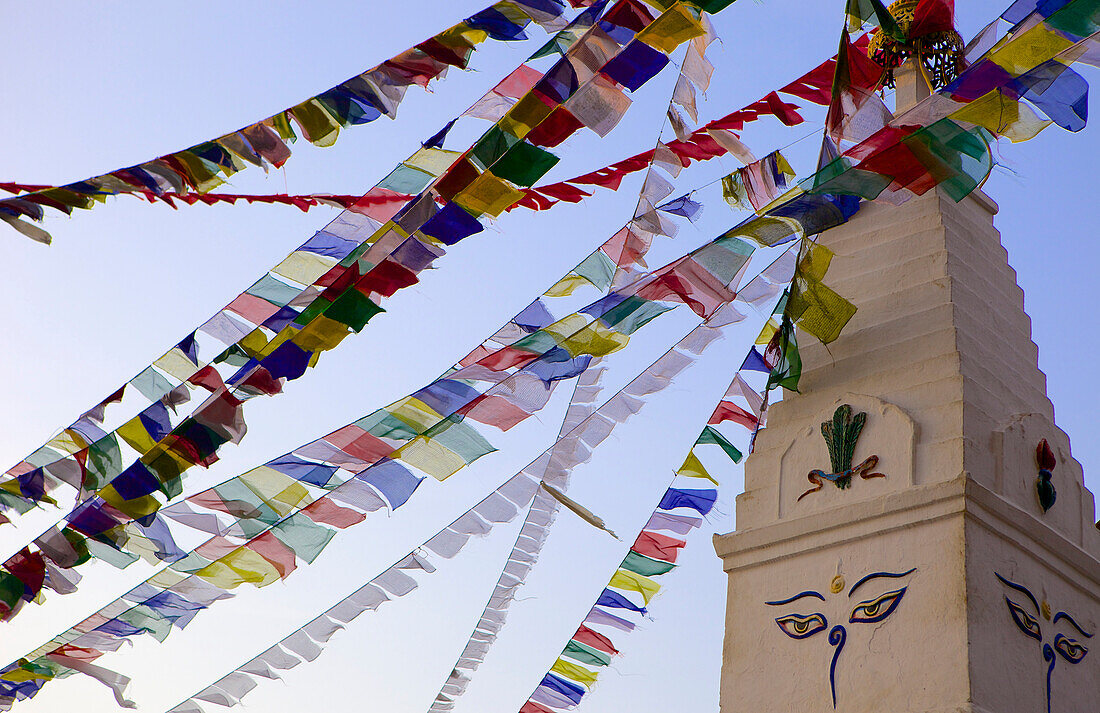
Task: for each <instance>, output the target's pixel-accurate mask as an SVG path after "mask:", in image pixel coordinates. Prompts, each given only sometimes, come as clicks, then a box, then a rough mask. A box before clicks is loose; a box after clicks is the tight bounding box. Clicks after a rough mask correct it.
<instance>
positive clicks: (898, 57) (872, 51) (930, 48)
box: [867, 0, 963, 89]
mask: <svg viewBox="0 0 1100 713" xmlns="http://www.w3.org/2000/svg"><path fill="white" fill-rule="evenodd" d="M917 4H918V0H897V1H896V2H894V3H892V4H891V5H890V7H889V8H887V9H888V10H889V12H890V15H891V16H892V17H893V18H894V20H895V21H896V22H897V24H898V29H899V30H900V31H901V34H902V35H903V36H904V37H905V38H906V40H905V41H904V42H903V41H901V40H899V39H897V38H895V37H892V36H890V35H888V34H887V33H885V32H882V31H881V30H880V31H879V32H877V33H875V35H874V36H873V37H872V38H871V42H870V44H869V45H868V46H867V56H868V57H870V58H871V59H872V60H874V61H875V62H876V63H877V64H878V65H879V66H880V67H882V68H883V69H885V70H886V77H885V81H884V84H885V85H886V86H888V87H893V86H894V70H895V69H897V68H898V67H900V66H901V65H902V63H903V62H905V60H907V59H909V58H911V57H916V58H917V59H918V63H917V66H919V67H920V70H921V74H922V75H924V81H926V82H927V83H928V86H929V87H931V88H932V89H939V88H941V87H943V86H946V85H947V84H950V83H951V81H952V80H954V79H955V77H957V76H958V75H959V72H960V71H962V68H963V41H962V37H960V36H959V33H958V32H955V30H953V29H951V30H946V31H936V32H927V33H923V34H921V35H920V36H918V37H912V36H911V29H912V26H913V11H914V10H915V9H916V7H917Z"/></svg>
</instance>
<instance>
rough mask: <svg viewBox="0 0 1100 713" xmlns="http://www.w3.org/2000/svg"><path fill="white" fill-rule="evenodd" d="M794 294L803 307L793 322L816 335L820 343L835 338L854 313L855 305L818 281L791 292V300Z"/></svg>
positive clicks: (826, 342) (825, 342) (828, 341)
mask: <svg viewBox="0 0 1100 713" xmlns="http://www.w3.org/2000/svg"><path fill="white" fill-rule="evenodd" d="M796 296H797V297H798V299H799V300H800V301H801V304H802V305H804V308H801V313H802V314H801V316H800V317H799V318H798V319H797V320H796V322H795V324H797V325H798V326H799V327H800V328H801V329H803V330H804V331H806V332H808V333H809V334H812V335H813V336H815V337H817V338H818V339H819V340H821V343H822V344H828V343H830V342H832V341H834V340H836V338H837V337H839V336H840V332H841V330H842V329H844V325H846V324H848V320H850V319H851V318H852V315H854V314H855V313H856V307H855V305H853V304H852V303H851V302H849V301H848V300H846V299H844V298H843V297H841V296H840V295H838V294H837V293H836V292H833V291H832V290H831V289H829V288H828V287H826V286H825V285H823V284H822V283H820V282H816V281H812V282H807V284H806V285H805V286H804V287H803V288H802V289H800V290H798V291H797V292H796V293H793V294H792V296H791V298H792V300H793V299H794V298H795V297H796ZM798 307H801V305H799V306H798ZM792 308H793V307H792Z"/></svg>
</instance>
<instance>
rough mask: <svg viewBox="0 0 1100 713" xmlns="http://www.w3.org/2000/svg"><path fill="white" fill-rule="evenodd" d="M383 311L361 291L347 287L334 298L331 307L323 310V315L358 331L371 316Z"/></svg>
mask: <svg viewBox="0 0 1100 713" xmlns="http://www.w3.org/2000/svg"><path fill="white" fill-rule="evenodd" d="M385 311H386V310H384V309H382V308H381V307H379V306H378V305H377V304H375V303H374V301H373V300H371V299H370V298H369V297H367V296H366V295H364V294H363V293H362V292H360V291H359V290H357V289H355V288H354V287H349V288H348V289H347V290H344V294H342V295H340V296H339V297H337V298H336V300H335V301H334V302H333V303H332V306H331V307H329V308H328V309H326V310H325V316H326V317H328V318H329V319H334V320H336V321H337V322H340V323H342V324H346V325H348V326H349V327H351V328H352V329H353V330H355V331H356V332H358V331H359V330H361V329H362V328H363V327H364V326H366V324H367V322H369V321H370V319H371V317H373V316H374V315H376V314H378V313H379V312H385Z"/></svg>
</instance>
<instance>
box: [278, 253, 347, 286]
mask: <svg viewBox="0 0 1100 713" xmlns="http://www.w3.org/2000/svg"><path fill="white" fill-rule="evenodd" d="M335 264H336V260H333V259H332V258H330V257H326V256H324V255H317V254H315V253H307V252H303V251H297V252H292V253H291V254H290V255H288V256H287V258H286V259H285V260H283V261H282V262H280V263H279V264H278V265H276V266H275V267H274V268H273V269H272V270H271V271H272V272H273V273H275V274H276V275H278V276H279V277H286V278H288V279H291V280H294V281H295V282H297V283H298V284H300V285H312V284H313V283H314V282H315V281H316V280H317V278H318V277H320V276H321V275H323V274H325V273H326V272H328V271H329V270H330V269H331V268H332V266H333V265H335Z"/></svg>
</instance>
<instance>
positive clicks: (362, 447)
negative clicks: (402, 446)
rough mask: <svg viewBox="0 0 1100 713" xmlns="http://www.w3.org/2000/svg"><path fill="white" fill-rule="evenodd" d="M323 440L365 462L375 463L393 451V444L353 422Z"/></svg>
mask: <svg viewBox="0 0 1100 713" xmlns="http://www.w3.org/2000/svg"><path fill="white" fill-rule="evenodd" d="M325 440H326V441H328V442H329V443H331V444H332V445H334V446H336V447H337V448H339V449H340V450H342V451H343V452H344V453H347V454H348V455H349V456H352V457H353V458H358V459H359V460H361V461H364V462H365V463H375V462H377V461H379V460H381V459H382V458H385V457H386V456H388V455H390V454H391V453H393V446H391V445H390V444H389V443H386V442H385V441H383V440H382V439H380V438H378V437H377V436H373V435H371V434H369V433H367V432H366V431H364V430H363V429H362V428H360V427H359V426H356V425H354V424H352V425H348V426H344V427H343V428H341V429H340V430H339V431H337V432H336V433H330V434H329V435H327V436H325Z"/></svg>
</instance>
